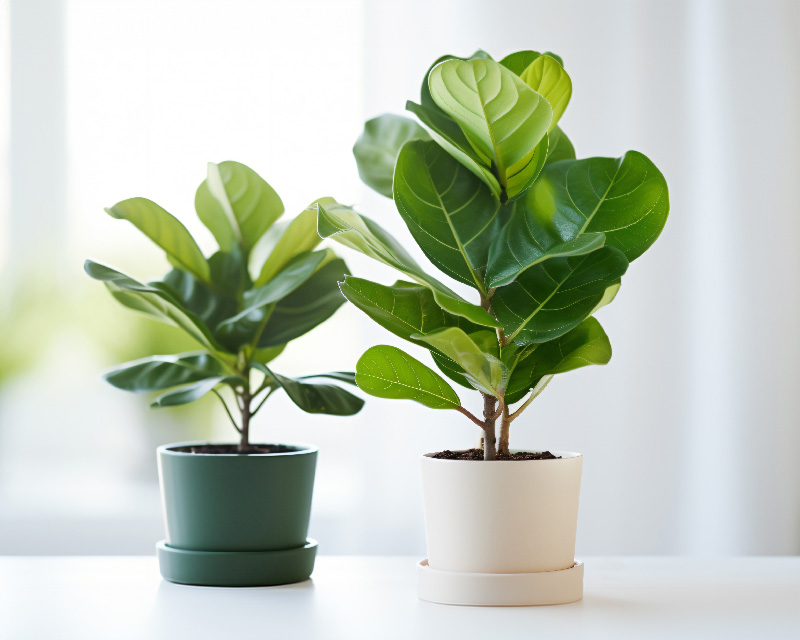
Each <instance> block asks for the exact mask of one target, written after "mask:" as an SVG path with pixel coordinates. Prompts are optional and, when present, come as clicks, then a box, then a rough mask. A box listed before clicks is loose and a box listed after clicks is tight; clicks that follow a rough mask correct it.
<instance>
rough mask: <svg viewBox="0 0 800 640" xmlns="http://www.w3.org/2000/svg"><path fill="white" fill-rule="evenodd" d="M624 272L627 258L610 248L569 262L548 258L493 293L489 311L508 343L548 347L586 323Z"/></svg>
mask: <svg viewBox="0 0 800 640" xmlns="http://www.w3.org/2000/svg"><path fill="white" fill-rule="evenodd" d="M627 268H628V260H627V259H626V258H625V254H623V253H622V252H621V251H619V250H618V249H615V248H613V247H603V248H602V249H597V250H596V251H593V252H592V253H589V254H587V255H583V256H576V257H572V258H551V259H549V260H547V261H545V262H541V263H539V264H537V265H536V266H534V267H531V268H530V269H527V270H526V271H525V272H523V273H522V274H520V275H519V276H518V277H517V279H516V280H515V281H514V282H513V283H512V284H510V285H507V286H505V287H500V288H499V289H497V291H496V292H495V294H494V298H493V299H492V308H493V309H494V311H495V313H496V314H497V317H498V319H499V320H500V321H501V322H502V323H503V326H504V328H505V332H506V338H507V340H509V341H514V342H516V343H517V344H528V343H531V342H547V341H549V340H553V339H555V338H557V337H559V336H561V335H563V334H565V333H566V332H567V331H569V330H570V329H572V328H573V327H576V326H577V325H578V324H580V323H581V322H582V321H583V320H585V319H586V318H587V317H589V315H590V314H591V313H592V312H593V310H594V309H595V307H596V305H597V304H598V303H599V302H600V301H601V300H602V299H603V296H604V295H605V292H606V289H607V288H608V287H610V286H611V285H613V284H614V283H616V282H617V281H619V279H620V278H621V277H622V275H623V274H624V273H625V271H626V270H627Z"/></svg>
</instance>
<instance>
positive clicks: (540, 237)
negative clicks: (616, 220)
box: [486, 202, 605, 289]
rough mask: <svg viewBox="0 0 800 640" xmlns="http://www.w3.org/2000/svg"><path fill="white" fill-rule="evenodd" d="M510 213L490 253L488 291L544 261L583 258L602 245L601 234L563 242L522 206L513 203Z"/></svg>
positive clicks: (585, 234) (603, 237) (523, 204)
mask: <svg viewBox="0 0 800 640" xmlns="http://www.w3.org/2000/svg"><path fill="white" fill-rule="evenodd" d="M511 209H512V214H511V219H510V220H509V221H508V223H507V224H506V225H505V226H504V227H503V229H502V230H501V231H500V233H498V234H497V235H496V236H495V238H494V242H492V246H491V248H490V250H489V259H488V262H489V266H488V268H487V269H486V287H487V288H489V289H492V288H494V287H502V286H504V285H507V284H510V283H511V282H513V281H514V279H515V278H517V276H519V274H520V273H523V272H524V271H525V270H526V269H530V268H531V267H533V266H534V265H537V264H539V263H540V262H544V261H545V260H549V259H551V258H559V257H570V256H580V255H585V254H587V253H591V252H592V251H595V250H597V249H599V248H600V247H602V246H603V245H604V244H605V235H604V234H603V233H584V234H582V235H579V236H576V237H574V238H572V239H570V240H567V241H566V242H564V241H562V239H561V238H560V237H559V236H558V235H557V234H556V233H554V230H553V229H550V228H547V227H542V226H541V225H539V224H537V223H536V221H535V220H534V219H533V218H532V217H531V215H530V212H529V211H528V210H527V209H526V207H525V203H524V202H514V203H512V205H511Z"/></svg>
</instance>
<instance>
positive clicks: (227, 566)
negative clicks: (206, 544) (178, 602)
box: [156, 538, 317, 587]
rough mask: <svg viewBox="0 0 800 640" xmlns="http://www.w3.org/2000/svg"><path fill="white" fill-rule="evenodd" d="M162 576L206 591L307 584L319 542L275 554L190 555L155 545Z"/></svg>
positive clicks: (309, 539)
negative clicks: (206, 588) (198, 586)
mask: <svg viewBox="0 0 800 640" xmlns="http://www.w3.org/2000/svg"><path fill="white" fill-rule="evenodd" d="M156 554H157V555H158V565H159V568H160V569H161V576H162V577H163V578H164V579H165V580H169V581H170V582H177V583H179V584H192V585H201V586H206V587H268V586H273V585H278V584H289V583H292V582H301V581H303V580H307V579H308V577H309V576H310V575H311V572H312V571H313V570H314V559H315V557H316V554H317V541H316V540H312V539H311V538H308V540H307V541H306V544H305V546H302V547H298V548H296V549H279V550H275V551H190V550H187V549H179V548H177V547H171V546H169V545H168V544H167V543H166V541H164V540H162V541H161V542H159V543H158V544H157V545H156Z"/></svg>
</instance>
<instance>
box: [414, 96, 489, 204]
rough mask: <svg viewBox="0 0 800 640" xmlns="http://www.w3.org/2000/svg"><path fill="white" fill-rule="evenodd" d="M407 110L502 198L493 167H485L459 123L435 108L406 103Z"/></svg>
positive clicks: (448, 151) (442, 145) (445, 148)
mask: <svg viewBox="0 0 800 640" xmlns="http://www.w3.org/2000/svg"><path fill="white" fill-rule="evenodd" d="M406 109H407V110H408V111H410V112H411V113H413V114H415V115H416V116H417V117H418V118H419V119H420V121H421V122H422V123H423V124H424V125H425V126H427V127H429V128H430V130H431V137H432V138H433V139H434V140H436V142H437V143H438V144H439V146H441V147H442V149H444V150H445V151H447V153H449V154H450V155H451V156H453V158H455V159H456V160H457V161H458V162H460V163H461V164H462V165H464V166H465V167H466V168H467V169H468V170H469V171H471V172H472V173H473V174H474V175H475V176H477V177H478V178H480V179H481V180H482V181H483V183H484V184H485V185H486V186H488V187H489V189H490V190H491V192H492V193H493V194H494V196H495V197H496V198H498V199H499V198H500V197H501V196H502V193H503V188H502V187H501V186H500V183H499V182H498V181H497V177H496V176H495V175H494V173H492V170H491V167H487V166H485V165H484V164H483V163H482V162H481V160H480V159H479V158H478V154H477V153H476V152H475V150H474V149H473V148H472V146H470V143H469V140H467V137H466V136H465V135H464V132H463V131H462V130H461V127H459V126H458V123H457V122H456V121H455V120H453V119H452V118H451V117H450V116H448V115H447V114H446V113H444V111H442V110H441V109H439V107H437V106H436V105H435V104H434V105H433V106H423V105H419V104H416V103H414V102H411V101H410V100H409V101H408V102H406Z"/></svg>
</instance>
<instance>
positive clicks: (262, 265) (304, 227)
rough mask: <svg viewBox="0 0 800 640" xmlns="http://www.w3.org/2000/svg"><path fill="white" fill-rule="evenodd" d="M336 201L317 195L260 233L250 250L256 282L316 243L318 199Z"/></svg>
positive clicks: (263, 283)
mask: <svg viewBox="0 0 800 640" xmlns="http://www.w3.org/2000/svg"><path fill="white" fill-rule="evenodd" d="M318 202H330V203H334V202H336V201H335V200H334V199H333V198H320V199H319V200H315V201H314V202H312V203H311V204H310V205H309V206H308V207H307V208H306V209H304V210H303V211H301V212H300V215H298V216H296V217H295V218H293V219H292V220H290V221H289V222H279V223H277V224H274V225H273V226H272V227H270V228H269V229H268V230H267V231H266V233H264V235H263V236H261V237H260V238H259V240H258V242H257V243H256V246H255V247H253V250H252V251H251V252H250V259H249V269H250V274H251V276H252V278H253V283H254V284H255V286H257V287H260V286H263V285H265V284H267V282H269V280H270V279H271V278H273V277H274V276H275V275H276V274H277V273H278V272H279V271H280V270H281V269H283V267H284V266H286V264H287V263H288V262H289V261H290V260H291V259H292V258H294V257H295V256H298V255H300V254H301V253H304V252H306V251H311V250H312V249H314V247H316V246H317V245H318V244H319V243H320V242H322V238H320V237H319V234H318V233H317V203H318Z"/></svg>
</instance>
